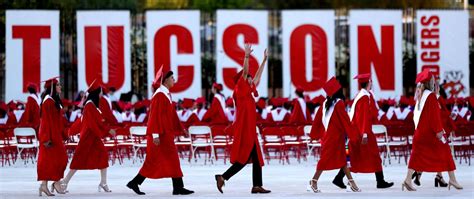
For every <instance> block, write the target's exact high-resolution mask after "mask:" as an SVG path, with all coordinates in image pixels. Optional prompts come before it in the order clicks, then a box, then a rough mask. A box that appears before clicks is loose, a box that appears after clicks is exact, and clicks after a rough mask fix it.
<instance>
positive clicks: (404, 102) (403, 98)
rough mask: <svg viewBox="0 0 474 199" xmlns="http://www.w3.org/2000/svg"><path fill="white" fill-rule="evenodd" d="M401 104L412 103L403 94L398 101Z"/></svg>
mask: <svg viewBox="0 0 474 199" xmlns="http://www.w3.org/2000/svg"><path fill="white" fill-rule="evenodd" d="M398 103H399V104H400V105H404V106H408V105H410V100H409V99H408V98H407V97H406V96H404V95H403V96H401V97H400V101H399V102H398Z"/></svg>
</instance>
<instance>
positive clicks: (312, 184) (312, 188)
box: [306, 179, 321, 193]
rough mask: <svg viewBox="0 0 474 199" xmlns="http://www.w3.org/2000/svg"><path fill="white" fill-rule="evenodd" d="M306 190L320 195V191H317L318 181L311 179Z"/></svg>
mask: <svg viewBox="0 0 474 199" xmlns="http://www.w3.org/2000/svg"><path fill="white" fill-rule="evenodd" d="M315 185H316V186H315ZM306 190H307V191H312V192H313V193H321V190H319V189H318V181H317V180H315V179H311V180H310V181H309V185H308V186H307V187H306Z"/></svg>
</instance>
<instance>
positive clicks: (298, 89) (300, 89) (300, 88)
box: [296, 86, 304, 93]
mask: <svg viewBox="0 0 474 199" xmlns="http://www.w3.org/2000/svg"><path fill="white" fill-rule="evenodd" d="M296 92H297V93H303V92H304V89H303V88H302V87H299V86H298V87H297V88H296Z"/></svg>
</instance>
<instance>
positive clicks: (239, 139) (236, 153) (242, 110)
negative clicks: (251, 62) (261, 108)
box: [230, 78, 264, 166]
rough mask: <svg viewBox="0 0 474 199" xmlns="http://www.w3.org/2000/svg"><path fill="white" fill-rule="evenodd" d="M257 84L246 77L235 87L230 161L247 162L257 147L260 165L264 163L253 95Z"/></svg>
mask: <svg viewBox="0 0 474 199" xmlns="http://www.w3.org/2000/svg"><path fill="white" fill-rule="evenodd" d="M254 87H255V85H252V87H251V86H250V85H249V83H248V82H247V81H246V79H244V78H240V79H239V81H238V82H237V85H236V86H235V88H234V93H233V98H234V100H235V106H236V109H237V110H236V116H235V121H234V123H233V124H232V126H231V129H232V131H233V133H232V134H233V135H234V143H233V145H232V149H231V152H230V162H231V163H232V164H234V163H240V164H247V163H250V162H248V161H249V157H250V152H252V149H253V148H254V147H256V150H257V155H258V161H259V163H260V166H263V165H264V162H263V157H262V152H261V150H260V144H259V143H258V139H257V132H256V125H257V124H256V123H257V112H256V111H255V110H256V104H255V99H254V98H253V96H252V92H256V91H254V90H255V89H254Z"/></svg>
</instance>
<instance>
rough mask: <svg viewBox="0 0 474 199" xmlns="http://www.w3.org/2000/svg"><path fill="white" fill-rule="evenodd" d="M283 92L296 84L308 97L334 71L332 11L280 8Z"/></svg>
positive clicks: (291, 90)
mask: <svg viewBox="0 0 474 199" xmlns="http://www.w3.org/2000/svg"><path fill="white" fill-rule="evenodd" d="M282 27H283V55H282V56H283V96H284V97H290V96H295V94H294V92H295V89H296V88H298V87H300V88H302V89H304V90H305V94H308V95H309V96H310V97H311V98H313V97H315V96H317V95H324V94H325V93H324V91H323V89H322V87H323V86H324V84H325V83H326V81H327V80H329V78H331V77H332V76H334V75H335V59H334V55H335V53H334V47H335V44H334V41H335V40H334V34H335V33H334V11H332V10H327V11H318V10H291V11H282Z"/></svg>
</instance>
